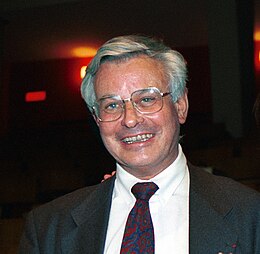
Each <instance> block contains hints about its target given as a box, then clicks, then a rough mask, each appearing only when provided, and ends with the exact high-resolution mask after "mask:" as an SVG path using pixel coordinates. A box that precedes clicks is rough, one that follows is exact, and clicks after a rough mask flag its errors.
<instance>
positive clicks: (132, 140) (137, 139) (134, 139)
mask: <svg viewBox="0 0 260 254" xmlns="http://www.w3.org/2000/svg"><path fill="white" fill-rule="evenodd" d="M152 137H153V134H142V135H137V136H133V137H127V138H124V139H122V141H123V142H124V143H127V144H133V143H137V142H145V141H147V140H149V139H150V138H152Z"/></svg>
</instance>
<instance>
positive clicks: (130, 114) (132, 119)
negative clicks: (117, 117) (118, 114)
mask: <svg viewBox="0 0 260 254" xmlns="http://www.w3.org/2000/svg"><path fill="white" fill-rule="evenodd" d="M123 114H124V116H123V119H122V122H121V124H122V125H124V126H126V127H127V128H134V127H135V126H136V125H138V124H139V123H142V122H143V120H144V119H143V116H142V115H141V113H139V112H138V111H137V110H136V109H135V107H134V105H133V104H132V102H131V101H126V102H125V107H124V112H123Z"/></svg>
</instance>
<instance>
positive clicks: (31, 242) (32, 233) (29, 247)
mask: <svg viewBox="0 0 260 254" xmlns="http://www.w3.org/2000/svg"><path fill="white" fill-rule="evenodd" d="M18 253H19V254H38V253H40V251H39V245H38V239H37V232H36V227H35V224H34V216H33V211H32V212H30V213H29V214H28V216H27V219H26V223H25V227H24V230H23V233H22V237H21V239H20V245H19V250H18Z"/></svg>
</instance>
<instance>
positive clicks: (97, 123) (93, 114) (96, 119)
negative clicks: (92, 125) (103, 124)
mask: <svg viewBox="0 0 260 254" xmlns="http://www.w3.org/2000/svg"><path fill="white" fill-rule="evenodd" d="M92 116H93V118H94V120H95V122H96V125H97V126H98V127H99V122H100V121H99V119H98V118H97V116H96V114H95V113H94V112H93V113H92Z"/></svg>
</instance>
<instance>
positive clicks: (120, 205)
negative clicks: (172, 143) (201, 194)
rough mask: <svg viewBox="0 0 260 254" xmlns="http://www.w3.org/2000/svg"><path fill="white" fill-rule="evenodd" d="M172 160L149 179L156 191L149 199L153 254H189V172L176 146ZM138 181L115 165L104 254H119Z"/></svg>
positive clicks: (182, 154)
mask: <svg viewBox="0 0 260 254" xmlns="http://www.w3.org/2000/svg"><path fill="white" fill-rule="evenodd" d="M178 149H179V150H178V151H179V153H178V157H177V158H176V160H175V161H174V162H173V163H172V164H171V165H170V166H169V167H168V168H166V169H165V170H164V171H162V172H161V173H160V174H158V175H156V176H155V177H154V178H152V179H150V180H149V182H154V183H156V184H157V185H158V187H159V190H158V191H157V192H156V193H155V194H154V195H153V196H152V197H151V198H150V200H149V206H150V212H151V217H152V221H153V227H154V236H155V254H168V253H178V254H188V253H189V172H188V167H187V161H186V158H185V155H184V153H183V152H182V148H181V146H180V145H179V148H178ZM137 182H147V181H144V180H140V179H138V178H136V177H134V176H133V175H131V174H129V173H128V172H126V171H125V170H124V169H123V168H122V167H120V166H119V165H117V171H116V180H115V186H114V190H113V196H112V205H111V211H110V217H109V223H108V230H107V236H106V242H105V251H104V253H105V254H117V253H120V248H121V243H122V239H123V235H124V230H125V225H126V221H127V217H128V214H129V212H130V211H131V209H132V208H133V206H134V204H135V200H136V199H135V197H134V195H133V194H132V193H131V188H132V186H133V185H134V184H136V183H137Z"/></svg>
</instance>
